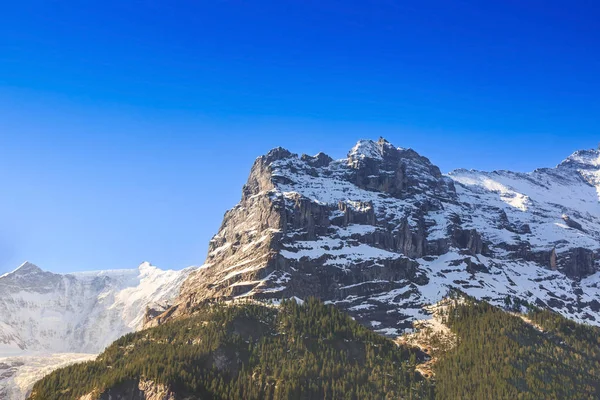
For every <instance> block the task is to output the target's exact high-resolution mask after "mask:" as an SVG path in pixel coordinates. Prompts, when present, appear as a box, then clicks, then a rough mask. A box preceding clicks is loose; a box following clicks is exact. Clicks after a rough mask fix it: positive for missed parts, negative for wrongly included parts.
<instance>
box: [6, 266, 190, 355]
mask: <svg viewBox="0 0 600 400" xmlns="http://www.w3.org/2000/svg"><path fill="white" fill-rule="evenodd" d="M189 272H190V269H186V270H182V271H161V270H160V269H158V268H156V267H153V266H151V265H150V264H148V263H143V264H141V265H140V266H139V267H138V268H137V269H132V270H115V271H98V272H84V273H73V274H64V275H63V274H54V273H51V272H45V271H42V270H41V269H40V268H38V267H37V266H35V265H33V264H31V263H24V264H23V265H21V266H20V267H19V268H17V269H16V270H15V271H13V272H10V273H8V274H4V275H3V276H1V277H0V356H9V355H19V354H31V353H39V352H44V353H62V352H71V353H98V352H100V351H101V350H102V349H103V348H104V347H106V346H107V345H109V344H110V343H111V342H112V341H114V340H115V339H117V338H118V337H120V336H122V335H123V334H125V333H128V332H131V331H133V330H135V329H138V328H140V327H141V325H142V323H143V318H144V314H145V311H146V306H148V305H153V304H155V303H159V304H160V303H163V304H166V303H168V302H169V301H170V300H171V299H172V298H173V297H175V296H176V295H177V293H178V290H179V286H180V285H181V283H182V282H183V280H184V279H185V278H186V277H187V274H188V273H189Z"/></svg>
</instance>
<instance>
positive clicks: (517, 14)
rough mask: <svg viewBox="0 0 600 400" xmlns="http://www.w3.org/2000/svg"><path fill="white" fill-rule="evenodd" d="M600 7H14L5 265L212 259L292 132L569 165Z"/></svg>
mask: <svg viewBox="0 0 600 400" xmlns="http://www.w3.org/2000/svg"><path fill="white" fill-rule="evenodd" d="M323 3H325V4H323ZM491 3H496V4H491ZM599 20H600V5H598V4H597V2H595V1H582V0H575V1H570V2H564V1H556V0H545V1H541V0H540V1H528V0H524V1H502V2H490V1H459V0H456V1H433V0H424V1H419V2H416V1H413V2H404V1H393V0H386V1H383V0H381V1H380V0H373V1H367V2H365V1H348V0H345V1H337V0H328V1H326V2H322V1H321V2H319V1H312V0H303V1H269V2H267V1H253V2H244V1H223V0H221V1H171V2H167V1H126V2H123V1H113V0H104V1H102V2H100V1H97V2H96V1H88V2H75V1H69V0H67V1H61V2H58V1H47V0H36V1H33V0H23V1H20V2H9V3H7V4H3V10H2V12H1V13H0V184H1V185H2V189H3V191H2V193H3V195H2V196H1V197H0V273H1V272H4V271H8V270H11V269H13V268H15V267H16V266H17V265H18V264H20V263H21V262H22V261H24V260H30V261H32V262H35V263H37V264H38V265H40V266H41V267H43V268H45V269H49V270H52V271H61V272H64V271H75V270H82V269H100V268H131V267H135V266H136V265H137V264H139V263H140V262H142V261H144V260H148V261H151V262H152V263H154V264H156V265H158V266H160V267H162V268H182V267H185V266H187V265H192V264H201V263H202V261H203V260H204V257H205V255H206V246H207V242H208V240H209V239H210V237H211V236H212V235H213V234H214V233H216V231H217V229H218V227H219V225H220V222H221V218H222V215H223V213H224V212H225V211H226V209H228V208H230V207H231V206H233V205H234V204H235V203H236V202H237V201H238V199H239V197H240V193H241V186H242V185H243V183H244V182H245V179H246V177H247V174H248V172H249V169H250V166H251V164H252V162H253V160H254V159H255V158H256V157H257V156H258V155H260V154H263V153H265V152H266V151H268V150H269V149H270V148H272V147H275V146H278V145H281V146H284V147H287V148H289V149H290V150H292V151H294V152H297V153H309V154H314V153H317V152H318V151H320V150H323V151H325V152H327V153H329V154H330V155H332V156H334V157H343V156H344V155H345V153H346V152H347V150H348V149H349V148H350V147H352V145H353V144H354V143H355V142H356V140H358V139H359V138H373V139H377V138H378V137H379V136H384V137H386V138H387V139H388V140H390V141H391V142H392V143H394V144H396V145H398V146H403V147H413V148H414V149H416V150H417V151H419V152H420V153H421V154H423V155H426V156H427V157H429V158H430V159H431V160H432V161H433V162H434V163H436V164H437V165H439V166H440V167H441V169H442V170H443V171H449V170H451V169H453V168H457V167H466V168H477V169H486V170H490V169H499V168H504V169H515V170H520V171H528V170H531V169H534V168H536V167H540V166H553V165H555V164H557V163H558V162H559V161H560V160H562V159H563V158H565V157H566V156H567V155H569V154H570V153H571V152H572V151H574V150H576V149H580V148H590V147H595V146H596V145H597V143H598V141H600V135H599V127H600V96H599V95H598V93H600V74H599V73H598V71H600V28H599V27H598V24H597V21H599Z"/></svg>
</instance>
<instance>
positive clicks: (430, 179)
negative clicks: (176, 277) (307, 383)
mask: <svg viewBox="0 0 600 400" xmlns="http://www.w3.org/2000/svg"><path fill="white" fill-rule="evenodd" d="M597 155H598V152H597V150H583V151H578V152H575V153H573V154H572V155H571V156H569V157H567V158H566V159H565V160H564V161H563V162H561V163H559V164H558V166H557V167H555V168H542V169H537V170H535V171H532V172H530V173H521V172H510V171H493V172H481V171H475V170H471V171H467V170H461V169H458V170H455V171H451V172H450V173H448V174H442V173H441V171H440V169H439V168H438V167H437V166H435V165H434V164H433V163H431V161H430V160H429V159H428V158H426V157H424V156H421V155H420V154H418V153H417V152H416V151H414V150H412V149H405V148H402V147H396V146H394V145H392V144H390V143H389V142H387V141H386V140H385V139H383V138H380V139H379V140H378V141H371V140H360V141H358V143H357V144H356V145H355V146H354V147H353V148H352V149H351V150H350V151H349V152H348V156H347V158H344V159H340V160H333V159H332V158H331V157H329V156H328V155H326V154H325V153H319V154H317V155H316V156H308V155H301V156H299V155H297V154H293V153H291V152H290V151H288V150H286V149H283V148H281V147H278V148H275V149H273V150H271V151H269V152H268V153H267V154H265V155H263V156H260V157H258V158H257V159H256V161H255V162H254V165H253V167H252V169H251V172H250V175H249V178H248V181H247V183H246V185H244V188H243V190H242V199H241V201H240V203H238V205H236V206H235V207H233V208H232V209H231V210H229V211H228V212H227V213H226V214H225V216H224V219H223V224H222V225H221V228H220V229H219V233H217V234H216V235H215V236H214V237H213V239H212V240H211V242H210V245H209V252H208V256H207V259H206V262H205V263H204V265H203V266H202V268H200V269H198V270H196V271H194V272H193V273H192V274H190V276H189V277H188V279H187V280H186V281H185V282H184V284H183V285H182V290H181V293H180V296H179V297H178V299H177V300H176V304H175V305H174V306H173V307H172V308H171V309H170V310H168V311H167V312H166V313H164V314H162V315H159V316H158V317H157V318H156V319H154V320H152V321H150V322H149V326H151V325H156V324H160V323H162V322H164V321H166V320H169V319H170V318H174V317H177V316H178V315H185V314H187V313H189V312H193V309H194V307H196V306H197V305H198V304H201V303H202V302H203V301H209V300H215V299H222V300H240V299H245V298H248V299H256V300H267V301H277V300H278V299H279V298H287V297H298V298H305V297H307V296H316V297H319V298H321V299H323V300H324V301H326V302H330V303H332V304H336V305H338V306H340V307H342V308H343V309H345V310H347V311H348V312H350V313H351V315H352V316H353V317H355V318H357V320H359V321H361V322H362V323H363V324H365V325H367V326H372V327H380V329H379V330H378V331H379V332H380V333H384V334H388V335H391V336H393V335H397V334H399V333H401V332H402V331H404V330H405V329H407V328H410V327H411V322H412V321H413V320H415V319H420V318H423V317H426V316H427V315H426V313H425V312H423V310H422V308H423V306H425V305H427V304H432V303H435V302H437V301H439V300H440V299H441V297H443V295H444V294H445V293H446V292H447V291H449V290H454V289H458V290H462V291H465V292H466V293H467V294H469V295H472V296H474V297H477V298H481V299H486V300H490V301H491V302H492V303H493V304H497V305H499V304H502V303H503V302H504V301H505V299H506V297H511V298H513V297H514V298H518V299H519V301H531V302H532V303H536V304H538V305H540V306H542V307H547V308H550V309H553V310H555V311H558V312H561V313H563V315H565V316H568V317H570V318H573V319H576V320H578V321H587V322H588V323H592V324H598V323H600V314H599V313H598V312H599V311H600V308H599V307H598V306H599V305H600V302H598V300H599V299H600V292H599V291H598V287H597V285H596V282H597V281H598V277H593V275H595V274H596V273H597V271H598V259H599V257H598V255H599V254H600V231H599V229H598V228H597V227H598V226H600V218H599V216H600V206H599V204H598V188H599V187H600V185H597V184H596V181H595V180H593V179H590V176H592V177H595V174H596V172H597V171H598V166H597V165H596V164H594V163H595V161H594V160H595V159H596V157H597ZM582 163H583V164H582ZM581 165H583V166H584V167H585V168H584V167H581ZM586 174H587V175H586ZM311 276H312V277H315V278H314V279H313V278H311Z"/></svg>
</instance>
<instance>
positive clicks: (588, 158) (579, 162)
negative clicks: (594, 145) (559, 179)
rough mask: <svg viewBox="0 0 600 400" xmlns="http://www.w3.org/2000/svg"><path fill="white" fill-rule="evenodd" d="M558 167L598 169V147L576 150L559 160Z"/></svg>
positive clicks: (599, 158) (599, 165) (599, 162)
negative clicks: (561, 160)
mask: <svg viewBox="0 0 600 400" xmlns="http://www.w3.org/2000/svg"><path fill="white" fill-rule="evenodd" d="M558 167H559V168H560V167H576V168H583V169H598V168H600V149H590V150H578V151H576V152H575V153H573V154H571V155H570V156H569V157H567V158H566V159H565V160H564V161H563V162H561V163H560V164H559V165H558Z"/></svg>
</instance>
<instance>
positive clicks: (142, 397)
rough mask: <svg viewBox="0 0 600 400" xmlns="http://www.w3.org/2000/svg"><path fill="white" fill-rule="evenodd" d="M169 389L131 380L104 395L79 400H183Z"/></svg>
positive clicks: (92, 394) (94, 395) (89, 396)
mask: <svg viewBox="0 0 600 400" xmlns="http://www.w3.org/2000/svg"><path fill="white" fill-rule="evenodd" d="M181 399H182V398H181V397H176V396H175V393H174V392H173V391H171V390H170V389H169V388H168V387H166V386H164V385H161V384H158V383H155V382H153V381H147V380H140V381H135V380H130V381H126V382H124V383H122V384H120V385H117V386H115V387H112V388H110V389H107V390H106V391H104V392H103V393H100V394H98V393H95V392H92V393H88V394H86V395H85V396H81V397H80V398H79V400H181Z"/></svg>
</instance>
